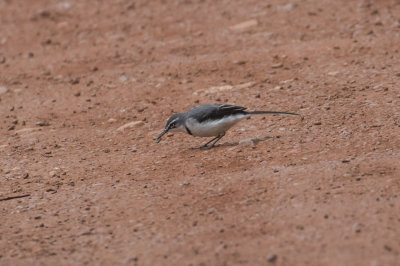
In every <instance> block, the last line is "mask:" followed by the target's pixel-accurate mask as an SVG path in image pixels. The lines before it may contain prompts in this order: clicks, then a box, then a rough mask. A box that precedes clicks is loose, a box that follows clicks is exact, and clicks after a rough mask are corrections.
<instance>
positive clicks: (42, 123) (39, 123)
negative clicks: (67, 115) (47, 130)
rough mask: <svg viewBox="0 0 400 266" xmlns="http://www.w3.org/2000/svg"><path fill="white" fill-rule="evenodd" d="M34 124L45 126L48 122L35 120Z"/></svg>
mask: <svg viewBox="0 0 400 266" xmlns="http://www.w3.org/2000/svg"><path fill="white" fill-rule="evenodd" d="M36 125H37V126H40V127H45V126H49V125H50V123H49V122H48V121H39V122H36Z"/></svg>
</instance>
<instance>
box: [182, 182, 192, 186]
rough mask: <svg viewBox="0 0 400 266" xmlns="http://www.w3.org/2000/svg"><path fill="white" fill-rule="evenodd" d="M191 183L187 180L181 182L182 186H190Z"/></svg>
mask: <svg viewBox="0 0 400 266" xmlns="http://www.w3.org/2000/svg"><path fill="white" fill-rule="evenodd" d="M189 185H190V182H189V181H185V182H183V183H182V184H181V186H189Z"/></svg>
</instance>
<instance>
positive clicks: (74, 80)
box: [71, 78, 81, 85]
mask: <svg viewBox="0 0 400 266" xmlns="http://www.w3.org/2000/svg"><path fill="white" fill-rule="evenodd" d="M80 81H81V79H80V78H75V79H72V80H71V84H72V85H76V84H79V82H80Z"/></svg>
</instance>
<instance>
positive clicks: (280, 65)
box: [271, 63, 283, 68]
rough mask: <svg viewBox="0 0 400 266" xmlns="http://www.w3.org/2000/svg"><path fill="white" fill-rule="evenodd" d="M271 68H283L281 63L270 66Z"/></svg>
mask: <svg viewBox="0 0 400 266" xmlns="http://www.w3.org/2000/svg"><path fill="white" fill-rule="evenodd" d="M271 67H272V68H281V67H283V63H277V64H272V65H271Z"/></svg>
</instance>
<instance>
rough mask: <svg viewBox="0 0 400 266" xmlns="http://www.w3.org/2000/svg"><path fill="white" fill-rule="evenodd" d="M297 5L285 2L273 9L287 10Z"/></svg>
mask: <svg viewBox="0 0 400 266" xmlns="http://www.w3.org/2000/svg"><path fill="white" fill-rule="evenodd" d="M297 6H298V5H297V4H296V3H289V4H286V5H279V6H276V8H275V9H276V11H281V10H285V11H288V10H292V9H295V8H296V7H297Z"/></svg>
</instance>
